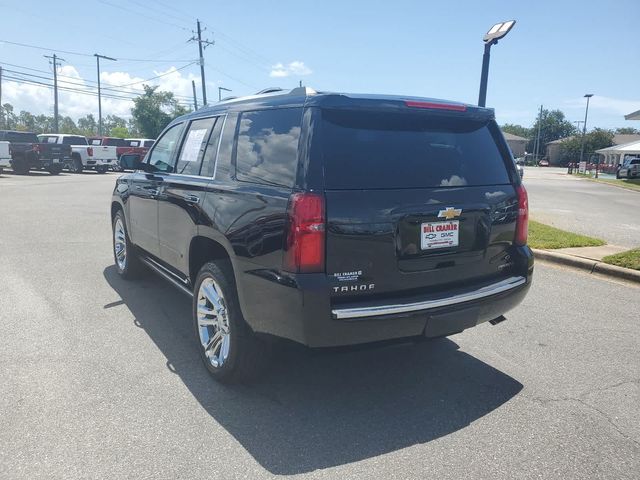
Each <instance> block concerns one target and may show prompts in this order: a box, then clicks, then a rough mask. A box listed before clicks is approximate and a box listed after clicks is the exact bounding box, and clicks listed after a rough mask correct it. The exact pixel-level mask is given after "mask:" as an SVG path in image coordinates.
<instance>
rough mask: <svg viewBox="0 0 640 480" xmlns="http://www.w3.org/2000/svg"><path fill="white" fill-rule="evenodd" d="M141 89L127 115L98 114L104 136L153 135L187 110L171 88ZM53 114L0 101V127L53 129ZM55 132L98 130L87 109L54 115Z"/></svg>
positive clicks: (36, 130) (80, 133)
mask: <svg viewBox="0 0 640 480" xmlns="http://www.w3.org/2000/svg"><path fill="white" fill-rule="evenodd" d="M143 87H144V93H143V94H142V95H139V96H138V97H136V98H134V99H133V107H132V108H131V117H130V118H128V119H127V118H123V117H119V116H117V115H107V116H105V117H103V118H102V133H103V135H105V136H108V137H119V138H131V137H143V138H157V137H158V135H159V134H160V132H162V130H163V129H164V127H166V126H167V125H168V124H169V122H171V121H172V120H173V119H174V118H176V117H179V116H180V115H184V114H185V113H188V112H189V111H190V110H189V109H187V108H185V107H183V106H181V105H180V104H179V103H178V101H177V100H176V98H175V97H174V95H173V93H172V92H165V91H158V90H157V89H158V87H157V86H156V87H151V86H149V85H144V86H143ZM53 124H54V119H53V115H45V114H39V115H34V114H32V113H31V112H28V111H26V110H21V111H20V112H16V111H15V109H14V106H13V105H11V104H10V103H5V104H4V105H0V129H5V130H21V131H28V132H35V133H38V134H39V133H51V132H53ZM58 130H59V133H68V134H75V135H84V136H87V137H90V136H94V135H97V134H98V120H97V119H96V118H95V116H94V115H93V114H91V113H89V114H87V115H85V116H84V117H80V118H78V119H77V120H73V119H72V118H71V117H69V116H62V115H60V116H58Z"/></svg>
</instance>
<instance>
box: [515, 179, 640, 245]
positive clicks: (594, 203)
mask: <svg viewBox="0 0 640 480" xmlns="http://www.w3.org/2000/svg"><path fill="white" fill-rule="evenodd" d="M524 185H525V187H526V188H527V191H528V193H529V207H530V214H531V218H532V219H534V220H538V221H540V222H542V223H547V224H549V225H553V226H554V227H558V228H562V229H564V230H569V231H570V232H576V233H582V234H584V235H589V236H592V237H596V238H600V239H602V240H605V241H606V242H607V243H610V244H612V245H620V246H622V247H628V248H634V247H639V246H640V214H638V205H640V192H634V191H631V190H626V189H623V188H619V187H615V186H611V185H606V184H602V183H596V182H590V181H588V180H585V179H582V178H579V177H576V176H573V175H567V169H566V168H554V167H551V168H540V167H526V168H525V174H524Z"/></svg>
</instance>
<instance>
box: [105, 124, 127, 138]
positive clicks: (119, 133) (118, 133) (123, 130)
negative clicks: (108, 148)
mask: <svg viewBox="0 0 640 480" xmlns="http://www.w3.org/2000/svg"><path fill="white" fill-rule="evenodd" d="M109 136H110V137H118V138H127V137H128V136H129V130H127V127H112V128H111V130H109Z"/></svg>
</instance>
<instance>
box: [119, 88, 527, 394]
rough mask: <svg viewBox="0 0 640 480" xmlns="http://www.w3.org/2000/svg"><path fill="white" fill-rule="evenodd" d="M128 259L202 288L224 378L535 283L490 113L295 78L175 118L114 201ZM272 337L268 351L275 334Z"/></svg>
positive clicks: (523, 202)
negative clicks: (276, 351)
mask: <svg viewBox="0 0 640 480" xmlns="http://www.w3.org/2000/svg"><path fill="white" fill-rule="evenodd" d="M111 220H112V225H113V250H114V258H115V264H116V268H117V271H118V273H119V274H120V275H121V276H122V277H124V278H131V277H134V276H135V275H136V274H138V273H139V272H140V269H141V267H143V266H144V267H146V268H150V269H151V270H153V271H155V272H156V273H158V274H160V275H161V276H162V277H164V278H165V279H166V280H168V281H170V282H171V283H172V284H174V286H176V287H177V288H179V289H180V290H181V291H183V292H184V293H186V294H188V295H189V296H191V297H192V298H193V326H194V333H195V338H196V339H197V342H198V345H199V350H200V353H201V356H202V359H203V361H204V364H205V365H206V367H207V369H208V370H209V371H210V372H211V374H212V375H213V376H214V377H215V378H216V379H218V380H220V381H228V382H229V381H238V380H244V379H248V378H250V377H251V376H252V375H255V373H256V372H257V370H258V369H259V368H260V367H261V366H262V365H264V363H265V357H266V355H267V353H268V351H269V348H270V347H269V346H270V345H273V344H274V343H275V342H271V341H269V339H270V337H271V338H272V337H274V336H275V337H284V338H287V339H291V340H294V341H296V342H299V343H302V344H304V345H307V346H310V347H329V346H343V345H353V344H360V343H368V342H376V341H381V340H391V339H411V338H412V337H413V338H424V337H439V336H445V335H450V334H454V333H458V332H460V331H462V330H464V329H467V328H469V327H473V326H475V325H478V324H480V323H482V322H486V321H491V323H493V324H495V323H498V322H500V321H502V320H504V317H503V314H504V313H506V312H507V311H508V310H509V309H511V308H513V307H515V306H516V305H518V304H519V303H520V302H521V301H522V299H523V298H524V296H525V295H526V293H527V291H528V289H529V287H530V284H531V277H532V273H533V256H532V252H531V250H530V249H529V248H528V247H527V225H528V205H527V193H526V191H525V189H524V187H523V186H522V183H521V180H520V177H519V175H518V172H517V170H516V168H515V163H514V161H513V159H512V158H511V154H510V150H509V148H508V146H507V144H506V143H505V140H504V138H503V137H502V135H501V133H500V130H499V128H498V126H497V124H496V122H495V119H494V112H493V110H491V109H486V108H479V107H476V106H472V105H465V104H461V103H453V102H447V101H441V100H433V99H424V98H410V97H396V96H376V95H353V94H337V93H323V92H315V91H313V90H311V89H309V88H306V87H301V88H296V89H294V90H292V91H286V92H285V91H271V92H269V93H265V94H259V95H255V96H251V97H244V98H237V99H229V100H227V101H222V102H220V103H218V104H216V105H215V106H211V107H207V108H202V109H200V110H198V111H196V112H194V113H191V114H188V115H186V116H183V117H180V118H178V119H176V120H174V121H173V122H172V123H171V124H170V125H169V126H168V127H167V128H166V129H165V130H164V132H163V133H162V134H161V135H160V137H159V138H158V140H157V142H156V143H155V145H154V146H153V148H152V149H151V150H150V151H149V153H148V154H147V156H146V158H145V159H144V161H143V162H142V163H141V165H140V169H139V170H137V171H135V172H134V173H131V174H126V175H124V176H122V177H120V178H119V179H118V180H117V182H116V186H115V191H114V194H113V198H112V204H111ZM271 348H272V347H271Z"/></svg>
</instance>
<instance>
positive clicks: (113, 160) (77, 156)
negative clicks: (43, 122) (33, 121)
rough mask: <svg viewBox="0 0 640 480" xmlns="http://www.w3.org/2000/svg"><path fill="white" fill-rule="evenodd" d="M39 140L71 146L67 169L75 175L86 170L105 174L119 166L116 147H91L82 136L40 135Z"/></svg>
mask: <svg viewBox="0 0 640 480" xmlns="http://www.w3.org/2000/svg"><path fill="white" fill-rule="evenodd" d="M38 138H39V139H40V141H41V142H42V143H57V144H62V145H70V146H71V161H70V162H67V163H66V164H65V167H67V168H68V169H69V170H70V171H71V172H73V173H82V171H83V170H85V169H92V170H95V171H96V172H98V173H105V172H106V171H107V170H109V168H111V167H112V166H114V165H117V164H118V155H117V153H116V147H106V146H92V145H89V142H87V138H86V137H83V136H81V135H68V134H57V133H47V134H44V135H38Z"/></svg>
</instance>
